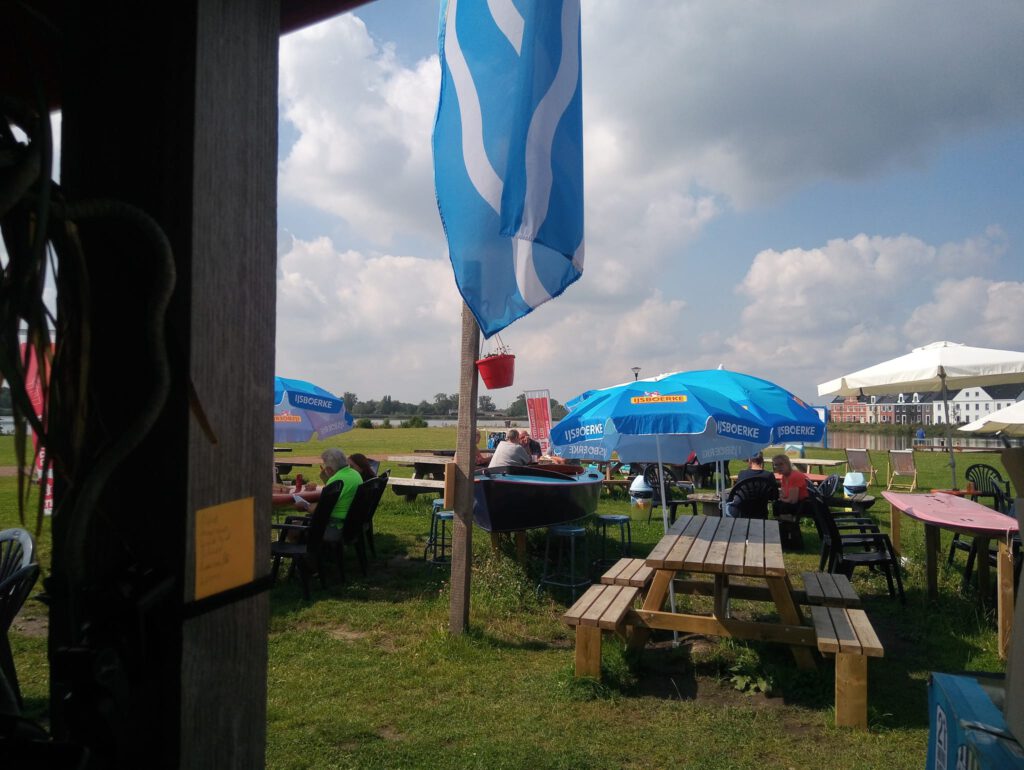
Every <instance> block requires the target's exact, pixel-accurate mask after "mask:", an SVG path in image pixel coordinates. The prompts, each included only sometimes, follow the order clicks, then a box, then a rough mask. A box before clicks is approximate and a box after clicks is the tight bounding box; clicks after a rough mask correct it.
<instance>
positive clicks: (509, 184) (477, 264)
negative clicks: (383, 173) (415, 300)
mask: <svg viewBox="0 0 1024 770" xmlns="http://www.w3.org/2000/svg"><path fill="white" fill-rule="evenodd" d="M439 40H440V54H441V94H440V98H439V100H438V105H437V117H436V119H435V122H434V140H433V145H434V187H435V189H436V192H437V207H438V210H439V211H440V214H441V222H442V224H443V225H444V229H445V233H446V235H447V237H448V252H449V256H450V257H451V260H452V267H453V269H454V270H455V281H456V283H457V284H458V287H459V291H460V292H461V293H462V296H463V298H464V299H465V301H466V303H467V304H468V305H469V307H470V309H471V310H472V311H473V314H474V315H475V316H476V319H477V321H478V323H479V324H480V329H481V330H482V331H483V333H484V336H485V337H490V336H491V335H492V334H494V333H495V332H499V331H501V330H502V329H504V328H505V327H506V326H508V325H509V324H510V323H512V322H513V321H515V320H516V319H518V318H522V317H523V316H524V315H526V314H527V313H529V312H530V311H531V310H533V309H534V308H535V307H537V306H539V305H541V304H543V303H544V302H547V301H548V300H549V299H552V298H554V297H557V296H558V295H559V294H561V293H562V292H563V291H565V288H566V287H567V286H568V285H569V284H571V283H572V282H573V281H575V280H577V279H578V278H579V277H580V276H581V275H582V274H583V106H582V95H581V90H582V85H581V82H582V80H581V76H580V75H581V73H580V4H579V0H516V2H513V0H442V4H441V22H440V35H439Z"/></svg>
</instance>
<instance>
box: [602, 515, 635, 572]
mask: <svg viewBox="0 0 1024 770" xmlns="http://www.w3.org/2000/svg"><path fill="white" fill-rule="evenodd" d="M631 521H632V519H630V518H629V516H625V515H623V514H620V513H604V514H601V515H600V516H598V517H597V527H598V529H599V530H600V532H601V563H602V564H604V563H605V562H608V561H612V560H611V559H606V558H605V556H604V551H605V545H606V544H607V542H608V527H609V526H617V527H618V528H619V556H632V555H633V530H632V528H631V527H630V523H631Z"/></svg>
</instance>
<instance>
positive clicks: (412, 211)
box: [280, 14, 441, 245]
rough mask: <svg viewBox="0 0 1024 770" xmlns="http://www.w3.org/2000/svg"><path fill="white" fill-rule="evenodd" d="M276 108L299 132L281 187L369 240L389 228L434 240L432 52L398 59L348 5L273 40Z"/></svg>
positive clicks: (384, 236)
mask: <svg viewBox="0 0 1024 770" xmlns="http://www.w3.org/2000/svg"><path fill="white" fill-rule="evenodd" d="M280 73H281V75H280V99H281V113H282V116H283V118H284V119H285V120H287V121H288V122H290V123H291V124H292V125H293V126H294V127H295V129H296V130H297V131H298V132H299V138H298V140H297V141H296V142H295V145H294V146H293V147H292V148H291V150H290V152H289V153H288V156H287V157H286V158H285V159H284V161H283V162H282V163H281V168H280V187H281V194H282V195H285V196H288V197H291V198H294V199H296V200H299V201H302V202H304V203H306V204H308V205H310V206H313V207H315V208H317V209H320V210H322V211H326V212H328V213H331V214H334V215H336V216H338V217H340V218H342V219H343V220H345V221H346V222H347V223H348V224H349V225H350V226H351V227H352V228H353V231H354V232H356V233H358V234H359V235H361V236H362V237H364V238H366V239H367V240H369V241H370V242H372V243H376V244H380V245H386V244H389V243H390V242H391V241H392V239H393V238H394V237H395V235H396V233H401V232H403V231H405V232H412V233H415V234H418V235H421V236H423V235H425V236H428V237H432V238H434V239H435V240H437V241H438V242H440V240H441V228H440V223H439V220H438V216H437V208H436V206H435V204H434V198H433V193H432V186H431V185H432V182H431V178H432V177H431V174H432V173H433V172H432V160H431V154H430V142H429V140H430V131H431V128H432V124H433V118H434V109H435V107H436V103H437V93H438V88H439V83H440V71H439V69H438V63H437V57H431V58H430V59H427V60H424V61H422V62H420V63H419V64H418V65H417V66H416V67H415V68H413V69H408V68H405V67H402V66H401V64H399V62H398V61H397V59H396V58H395V56H394V52H393V50H392V49H391V48H390V47H388V46H384V47H380V46H378V45H377V44H376V43H375V42H374V41H373V40H372V39H371V38H370V36H369V35H368V34H367V31H366V27H365V26H364V24H363V22H362V21H360V20H359V18H358V17H356V16H354V15H352V14H345V15H342V16H338V17H336V18H334V19H331V20H330V21H327V22H324V23H323V24H318V25H316V26H313V27H309V28H307V29H304V30H301V31H299V32H296V33H294V34H291V35H288V36H286V37H284V38H282V40H281V65H280Z"/></svg>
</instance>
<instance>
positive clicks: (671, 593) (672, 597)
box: [654, 435, 679, 647]
mask: <svg viewBox="0 0 1024 770" xmlns="http://www.w3.org/2000/svg"><path fill="white" fill-rule="evenodd" d="M654 448H655V449H656V450H657V453H658V482H659V483H660V484H661V524H662V528H663V529H664V531H665V532H668V503H666V502H665V467H664V466H663V465H662V462H661V436H657V435H656V436H655V437H654ZM668 605H669V608H670V609H671V610H672V612H675V611H676V584H675V581H674V580H673V581H671V582H670V583H669V584H668ZM672 646H673V647H678V646H679V632H678V631H673V632H672Z"/></svg>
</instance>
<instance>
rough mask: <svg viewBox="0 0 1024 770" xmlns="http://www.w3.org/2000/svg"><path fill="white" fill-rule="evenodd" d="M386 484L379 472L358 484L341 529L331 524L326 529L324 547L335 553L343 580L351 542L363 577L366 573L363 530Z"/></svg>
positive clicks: (364, 531) (367, 561)
mask: <svg viewBox="0 0 1024 770" xmlns="http://www.w3.org/2000/svg"><path fill="white" fill-rule="evenodd" d="M387 484H388V481H387V478H386V477H380V476H378V477H377V478H373V479H370V480H369V481H364V482H363V483H362V484H360V485H359V488H358V489H357V490H356V496H355V497H354V498H353V499H352V504H351V505H349V508H348V513H346V514H345V521H344V522H343V523H342V525H341V529H340V530H338V529H335V528H333V527H332V528H330V529H328V530H327V534H326V535H325V539H324V546H325V549H326V550H327V551H329V552H330V553H332V554H333V555H334V559H335V562H336V563H337V565H338V572H339V573H340V574H341V579H342V581H344V580H345V546H346V545H352V546H353V547H354V548H355V551H356V556H357V558H358V559H359V568H360V571H361V572H362V574H363V577H366V575H367V574H368V565H369V559H368V558H367V556H366V545H367V535H366V530H367V527H368V526H369V525H370V521H371V519H372V518H373V513H374V511H375V510H376V508H377V504H378V503H379V502H380V498H381V496H382V495H383V494H384V490H385V489H386V488H387Z"/></svg>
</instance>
